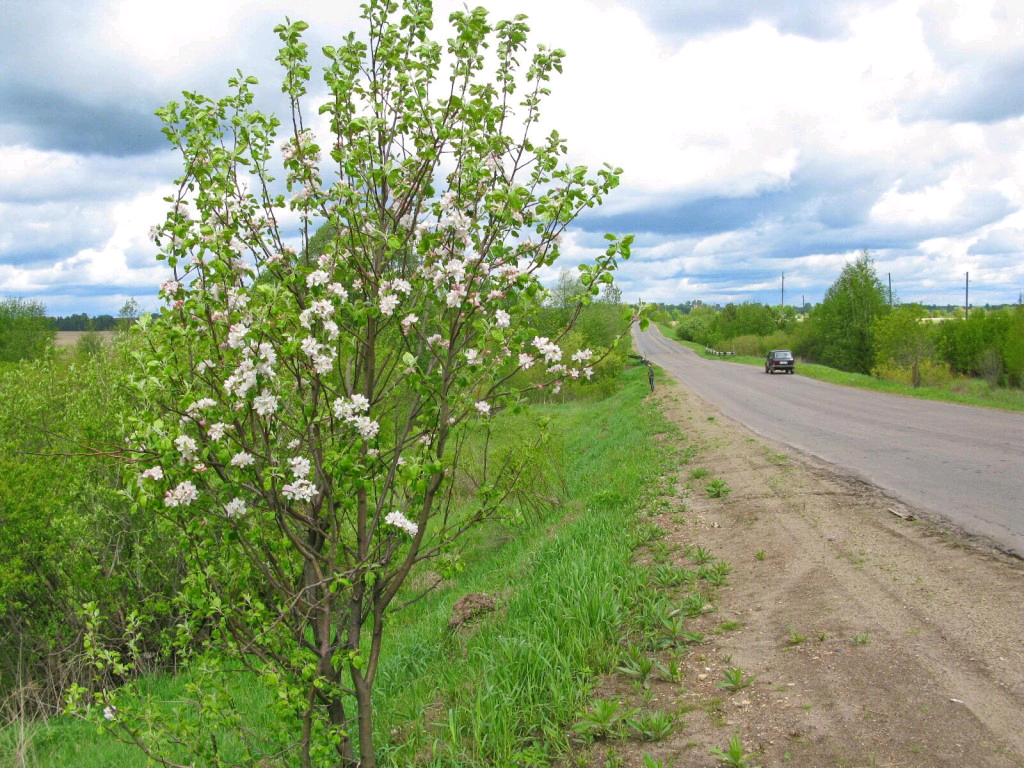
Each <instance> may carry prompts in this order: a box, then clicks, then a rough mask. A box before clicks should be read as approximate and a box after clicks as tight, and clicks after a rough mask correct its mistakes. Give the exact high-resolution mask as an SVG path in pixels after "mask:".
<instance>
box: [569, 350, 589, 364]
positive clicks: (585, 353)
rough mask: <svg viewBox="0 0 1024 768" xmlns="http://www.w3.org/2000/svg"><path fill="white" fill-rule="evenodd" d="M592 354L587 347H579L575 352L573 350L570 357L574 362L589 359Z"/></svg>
mask: <svg viewBox="0 0 1024 768" xmlns="http://www.w3.org/2000/svg"><path fill="white" fill-rule="evenodd" d="M593 356H594V353H593V352H591V351H590V350H589V349H580V350H577V351H576V352H573V354H572V359H573V361H574V362H577V363H582V362H584V361H586V360H589V359H590V358H591V357H593Z"/></svg>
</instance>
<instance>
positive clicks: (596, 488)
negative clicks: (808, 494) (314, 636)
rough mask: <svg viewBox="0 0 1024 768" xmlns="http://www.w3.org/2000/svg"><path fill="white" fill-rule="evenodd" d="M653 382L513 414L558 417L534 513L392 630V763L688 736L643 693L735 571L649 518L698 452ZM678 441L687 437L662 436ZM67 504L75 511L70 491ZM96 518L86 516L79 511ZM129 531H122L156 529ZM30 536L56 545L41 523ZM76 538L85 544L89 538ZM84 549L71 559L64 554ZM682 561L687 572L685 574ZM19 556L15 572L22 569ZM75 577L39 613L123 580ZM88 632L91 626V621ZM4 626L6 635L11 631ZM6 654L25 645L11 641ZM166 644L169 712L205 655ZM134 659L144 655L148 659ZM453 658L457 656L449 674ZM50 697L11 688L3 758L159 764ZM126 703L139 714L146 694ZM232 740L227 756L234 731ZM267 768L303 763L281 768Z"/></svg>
mask: <svg viewBox="0 0 1024 768" xmlns="http://www.w3.org/2000/svg"><path fill="white" fill-rule="evenodd" d="M70 364H72V365H73V364H74V362H71V363H70ZM106 364H109V361H108V362H106V363H104V365H106ZM646 389H647V382H646V371H645V369H643V367H642V366H638V367H635V368H631V369H628V370H626V371H625V372H624V373H623V374H622V376H621V377H620V378H619V379H618V385H617V387H616V391H615V392H614V393H613V394H611V395H609V396H607V397H604V398H601V399H598V400H593V399H583V400H580V399H577V400H574V401H570V402H566V403H563V404H557V405H555V404H551V405H543V404H538V405H535V406H531V408H530V410H531V413H529V414H527V413H525V412H524V413H519V414H516V413H511V412H510V413H507V414H503V415H502V416H501V418H502V419H503V420H504V423H503V425H502V426H503V427H504V429H503V430H502V432H503V434H504V435H505V436H506V437H505V439H506V440H508V441H509V442H510V443H522V442H524V441H529V440H530V439H532V437H533V433H534V431H535V430H536V423H537V422H536V418H535V417H536V416H542V417H545V418H550V419H551V420H552V426H553V428H552V429H551V430H549V431H550V434H551V437H550V439H549V440H548V441H547V442H546V443H545V445H544V449H543V457H542V460H538V462H537V464H536V468H537V472H536V473H535V474H534V475H533V480H532V482H531V487H530V488H529V491H530V494H531V498H532V502H531V503H530V504H527V505H524V506H522V507H521V508H519V509H518V510H516V511H515V512H510V513H509V514H508V515H506V516H504V517H502V518H500V519H495V520H493V521H492V522H490V523H488V524H487V525H486V526H484V527H481V528H479V529H478V530H477V531H476V532H475V533H474V535H473V537H472V539H471V540H470V541H469V542H468V543H467V544H466V546H465V548H464V549H463V551H462V553H461V556H460V557H459V558H458V559H457V560H456V559H452V560H449V561H447V562H446V563H440V564H435V565H433V566H431V567H429V568H423V569H421V570H420V571H419V572H418V573H417V574H416V575H415V576H414V578H413V580H412V585H411V588H410V590H409V591H408V593H407V594H406V595H405V597H406V598H407V599H414V598H416V597H417V596H418V595H419V594H420V591H421V588H422V587H423V586H424V585H431V586H432V588H431V589H430V591H429V592H428V593H427V594H426V596H424V597H422V598H420V599H418V600H415V601H414V602H412V603H410V604H409V605H408V606H407V607H405V608H403V609H401V610H399V611H397V612H396V613H395V614H394V615H393V617H392V618H391V619H390V624H391V626H390V628H389V631H390V633H391V635H390V637H391V640H390V641H389V645H388V649H387V651H388V652H387V654H386V659H385V661H384V662H383V664H382V669H381V678H380V681H379V685H380V698H379V701H380V702H381V703H380V706H379V709H378V722H377V726H376V727H377V729H378V733H379V744H380V747H379V755H380V758H379V759H380V761H381V763H382V764H384V765H396V766H398V765H410V764H419V765H437V766H441V765H444V766H473V765H481V764H514V763H516V762H520V761H527V762H529V763H530V764H537V765H543V764H550V763H552V762H553V761H555V760H556V759H557V758H558V757H559V756H564V755H566V754H569V753H570V752H571V751H572V750H573V749H576V748H579V747H580V746H581V745H586V744H589V743H591V742H593V741H595V740H601V741H609V740H612V741H614V740H616V739H621V740H625V741H628V740H641V741H644V740H647V741H650V740H657V739H659V738H665V737H666V736H667V735H668V734H670V733H671V732H673V731H674V730H675V729H677V728H682V727H683V724H682V722H681V720H680V718H679V717H678V713H675V712H660V711H659V710H657V708H656V707H651V706H643V705H642V702H643V699H644V697H643V695H642V694H643V692H644V691H645V690H647V689H649V687H650V685H651V683H652V682H654V681H656V680H672V679H677V678H678V676H679V675H680V674H681V672H680V669H679V666H678V658H677V655H676V654H675V649H685V648H686V647H688V646H690V645H692V644H694V643H700V642H701V640H702V638H701V636H700V635H699V634H697V633H694V632H690V631H689V628H688V624H687V621H688V619H687V617H688V616H695V615H700V614H701V613H703V612H705V611H707V610H708V609H709V608H710V605H711V604H712V603H713V602H714V601H715V597H714V593H715V588H716V585H717V584H722V583H724V581H725V576H726V574H727V573H728V570H729V569H728V566H727V564H725V563H719V562H716V561H715V558H714V556H713V555H712V554H711V553H709V552H707V551H705V550H694V551H692V552H680V551H676V550H675V549H674V548H672V547H667V546H665V545H664V544H663V543H662V542H661V540H660V539H661V536H662V535H663V531H661V530H660V529H659V528H658V527H657V526H656V525H654V524H653V523H651V522H649V518H648V517H647V514H648V512H650V513H652V514H653V511H656V510H658V509H659V508H660V507H659V504H661V502H660V501H659V495H660V494H663V493H667V492H669V491H670V488H671V479H672V477H674V475H675V473H676V471H677V470H678V469H679V461H680V457H681V456H682V457H683V460H689V458H691V457H692V456H694V455H695V453H696V452H695V451H694V450H692V449H691V450H688V451H679V450H678V448H677V447H675V446H674V445H673V444H674V443H675V444H682V445H684V444H685V436H683V435H680V434H679V433H678V432H677V431H676V428H675V427H673V426H670V425H668V424H666V423H665V422H664V420H663V418H662V416H661V415H660V413H659V412H658V410H657V408H656V407H655V406H654V404H653V403H652V402H651V401H649V400H646V399H645V398H644V395H645V394H646ZM93 396H96V392H95V391H94V392H93ZM666 435H671V436H672V437H673V440H672V441H668V442H666V441H665V439H664V438H665V436H666ZM691 448H692V447H691ZM469 473H470V474H471V473H472V469H470V470H469ZM34 490H35V491H37V492H39V493H43V492H45V490H46V486H45V484H43V483H40V484H39V485H37V486H35V487H34ZM5 498H10V496H9V495H8V496H6V497H5ZM111 498H112V499H113V498H116V494H111ZM466 498H467V500H468V499H469V498H470V496H469V495H468V494H467V496H466ZM47 500H48V499H47V498H45V497H44V499H43V502H44V503H45V502H46V501H47ZM60 503H61V504H65V505H66V504H67V503H68V500H67V498H65V499H62V500H61V501H60ZM94 506H95V505H94ZM87 507H88V505H83V506H82V507H78V508H76V509H77V511H78V512H79V513H82V512H83V511H84V509H85V508H87ZM68 517H69V518H70V517H71V515H69V516H68ZM68 524H69V520H68V519H65V518H63V517H62V518H61V519H60V520H59V521H53V520H52V519H51V520H50V521H49V524H45V521H44V522H40V526H41V527H46V528H49V529H51V530H52V531H53V532H55V533H60V532H62V530H63V529H64V528H66V527H67V526H68ZM120 527H121V531H120V535H121V536H124V535H126V534H127V533H128V532H129V531H130V530H132V529H134V530H139V529H144V528H145V524H144V521H136V522H134V523H132V524H131V525H126V524H123V523H122V525H121V526H120ZM5 530H6V527H5ZM76 531H80V528H79V529H76ZM32 535H34V536H35V537H36V538H37V539H43V540H45V535H44V534H43V531H42V530H37V531H35V532H34V533H33V534H32ZM75 535H77V536H79V537H80V540H81V541H82V543H86V544H87V543H88V541H89V540H90V539H89V538H88V537H83V536H82V534H81V533H80V532H76V534H75ZM111 535H112V534H111ZM61 543H63V544H68V542H66V541H61ZM87 549H91V547H87ZM159 550H160V548H159V547H156V548H153V549H152V550H150V551H148V552H146V551H143V550H142V549H141V546H140V545H139V544H136V551H137V552H138V553H139V554H138V558H139V559H140V560H141V559H143V558H148V559H150V561H151V562H154V560H153V558H156V557H158V556H161V555H160V552H159ZM74 551H75V548H73V547H69V549H67V550H65V551H64V552H63V557H64V558H65V560H70V559H71V557H72V555H73V553H74ZM82 554H83V553H82V552H81V550H80V549H79V556H81V555H82ZM123 556H124V555H123V553H122V557H123ZM164 557H166V555H164ZM684 557H688V558H689V559H690V561H691V565H690V566H689V567H685V566H680V565H679V562H680V561H682V559H683V558H684ZM7 562H8V568H7V570H6V571H5V572H6V573H10V572H11V568H10V561H7ZM109 565H110V563H108V566H109ZM164 565H165V566H166V565H168V564H167V563H165V564H164ZM63 567H71V566H70V565H68V564H65V565H64V566H63ZM79 568H80V569H83V570H86V571H89V570H92V572H93V573H94V579H95V582H90V583H83V584H80V585H78V587H79V589H80V591H79V592H75V593H74V594H67V595H63V596H62V597H63V600H64V603H62V604H60V605H56V606H55V605H54V604H53V601H52V600H51V601H49V602H40V603H39V614H40V615H42V614H44V613H45V612H46V611H57V612H60V613H61V614H62V615H64V616H66V615H67V613H68V612H72V614H73V613H74V609H73V607H72V604H73V603H74V602H75V601H76V600H79V599H83V598H84V597H85V596H86V595H87V594H88V593H95V592H96V591H97V589H98V588H99V586H100V584H99V583H97V582H100V583H101V582H104V581H109V577H107V576H104V575H103V570H104V567H103V566H102V564H100V563H97V564H96V565H95V566H94V567H93V568H92V569H89V568H87V567H86V564H85V563H82V564H80V565H79ZM112 570H117V569H112ZM170 570H173V568H172V569H170ZM147 573H148V576H149V578H152V577H153V574H152V573H149V572H148V571H147ZM135 577H136V578H145V577H146V576H145V575H144V574H135ZM169 587H170V585H166V584H162V583H159V582H153V581H150V582H149V583H148V584H147V585H146V589H147V590H160V591H167V590H168V589H169ZM122 589H125V590H127V589H128V588H127V587H122ZM107 591H108V592H109V591H111V589H110V588H109V587H108V588H107ZM124 594H125V595H127V594H129V592H128V591H125V592H124ZM467 595H477V596H479V595H484V596H486V597H487V599H486V600H483V599H481V600H480V601H479V602H478V605H482V606H484V607H483V609H481V610H480V611H479V612H478V613H474V612H469V613H468V614H466V615H464V616H463V619H462V620H461V623H457V624H455V625H452V626H450V622H451V621H452V619H453V616H454V615H457V614H458V612H457V611H456V612H455V613H453V607H454V606H455V605H456V604H457V603H458V602H459V600H460V599H462V598H464V597H465V596H467ZM36 599H38V596H37V598H36ZM54 599H56V597H55V598H54ZM400 602H402V601H401V599H400ZM134 607H139V606H134ZM128 613H129V606H128V605H117V604H116V602H115V601H114V600H113V599H112V600H111V601H109V602H107V603H106V604H105V605H104V608H103V610H97V611H96V613H95V614H94V616H100V615H102V616H103V617H104V619H103V620H104V621H105V622H111V621H112V618H113V617H114V616H116V615H118V614H120V615H122V616H126V615H127V614H128ZM140 613H141V611H140ZM77 621H78V625H79V626H80V625H81V624H82V623H87V622H88V621H90V617H89V616H88V615H86V616H81V617H80V618H79V619H78V620H77ZM73 626H75V625H73ZM7 631H8V634H7V635H6V638H7V640H10V639H12V635H11V630H10V627H8V630H7ZM105 632H106V633H107V634H108V635H110V636H114V635H115V634H116V633H119V632H120V633H121V634H122V635H125V634H126V630H125V627H124V626H123V624H121V625H118V624H115V623H110V624H108V625H107V628H106V630H105ZM71 641H72V639H69V638H64V639H62V640H60V641H59V642H71ZM4 647H5V648H13V647H14V646H13V645H11V644H10V643H9V642H7V643H5V645H4ZM152 650H153V652H154V654H155V655H154V656H153V657H152V662H151V666H152V671H151V672H149V673H148V674H147V675H146V676H145V678H144V685H142V686H141V687H140V693H139V695H143V696H145V697H147V698H148V699H149V702H150V704H153V705H155V706H156V707H157V709H159V707H160V702H173V701H176V700H177V699H178V698H179V697H181V696H182V695H184V694H185V692H186V691H187V689H188V688H189V687H190V686H193V685H196V684H198V678H197V677H195V676H194V675H193V672H192V670H193V668H194V667H195V666H196V665H199V664H201V660H199V659H197V660H195V661H193V662H191V663H190V664H181V665H175V664H171V665H170V666H167V662H168V660H167V659H163V658H161V657H160V655H159V649H152ZM138 652H139V653H138V655H139V656H143V655H146V654H147V651H146V649H143V648H139V649H138ZM453 658H455V659H459V663H457V664H452V659H453ZM250 674H251V673H249V672H245V671H244V670H242V669H241V668H239V669H238V670H236V672H235V677H236V679H235V680H234V683H233V685H232V686H231V690H232V693H233V695H234V696H235V697H236V698H237V700H238V701H237V702H236V703H237V704H238V706H239V708H240V710H241V711H243V712H245V714H246V723H247V725H246V728H247V729H252V730H253V731H258V729H259V728H260V727H261V725H262V726H267V725H268V724H269V722H270V721H271V720H273V719H274V717H275V712H276V708H277V707H278V706H279V704H278V703H275V701H274V700H273V698H272V697H269V696H268V695H266V694H265V693H262V691H263V690H264V688H263V687H262V686H259V685H252V684H249V683H247V682H246V679H247V677H248V676H249V675H250ZM606 676H611V677H614V678H618V679H619V680H621V681H622V685H624V686H625V687H626V688H628V689H629V688H631V689H635V691H636V698H637V701H638V702H639V703H640V704H641V706H633V705H628V706H627V705H626V704H625V703H623V704H621V705H620V704H617V703H615V702H609V701H606V700H603V699H601V698H600V696H598V694H597V693H595V685H597V683H598V682H599V680H600V679H601V678H603V677H606ZM741 680H742V678H741ZM24 682H26V683H27V682H28V681H24ZM39 692H40V691H39V689H33V688H32V687H31V686H29V687H28V690H26V687H25V686H22V687H21V688H16V687H15V686H11V685H9V686H8V688H7V690H6V692H5V693H6V699H5V701H6V703H7V709H6V712H5V714H6V716H7V717H6V720H7V726H6V727H5V728H4V730H3V731H2V732H0V761H2V762H3V763H4V764H5V765H6V764H11V765H17V766H65V765H72V764H73V765H78V766H82V768H92V767H93V766H95V767H96V768H99V767H100V766H103V767H104V768H108V767H109V766H141V765H144V764H145V758H144V756H143V755H142V754H141V753H140V752H139V751H138V750H137V749H136V748H134V747H129V746H127V745H123V744H119V743H118V742H117V741H116V740H115V739H114V738H113V737H112V736H111V735H110V734H106V733H102V731H98V730H97V728H96V727H95V725H93V724H91V723H87V722H85V721H82V720H79V719H77V718H72V717H67V716H62V717H49V718H46V717H43V716H42V715H43V714H44V713H45V708H43V707H38V706H36V707H32V706H28V707H26V706H21V704H28V703H32V702H31V701H30V700H31V697H32V695H35V694H36V693H39ZM36 703H37V704H38V703H39V702H36ZM121 705H122V706H126V707H130V706H132V701H131V700H130V699H129V700H125V701H122V702H121ZM609 710H611V711H609ZM168 714H169V711H168ZM222 736H223V739H224V742H223V744H224V746H223V748H224V750H225V759H227V758H228V756H229V755H230V754H231V735H230V733H225V734H223V735H222ZM265 764H266V765H278V764H280V765H286V764H289V763H288V761H287V760H282V761H281V762H280V763H278V762H275V761H274V760H272V759H271V760H268V762H266V763H265Z"/></svg>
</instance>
